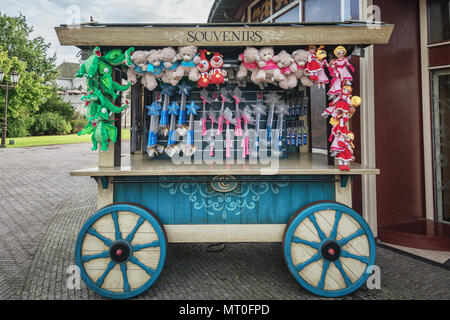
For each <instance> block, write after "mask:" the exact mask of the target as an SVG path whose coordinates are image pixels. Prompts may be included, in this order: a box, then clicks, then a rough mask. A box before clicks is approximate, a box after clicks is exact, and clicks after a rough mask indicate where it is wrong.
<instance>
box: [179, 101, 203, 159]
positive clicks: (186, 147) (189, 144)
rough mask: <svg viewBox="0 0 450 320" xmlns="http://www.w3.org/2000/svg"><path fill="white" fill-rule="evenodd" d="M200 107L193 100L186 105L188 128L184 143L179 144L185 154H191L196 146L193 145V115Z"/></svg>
mask: <svg viewBox="0 0 450 320" xmlns="http://www.w3.org/2000/svg"><path fill="white" fill-rule="evenodd" d="M198 109H200V107H199V106H198V105H196V104H195V103H194V102H193V101H192V102H191V103H190V104H189V105H187V114H188V115H189V130H188V133H187V140H186V144H183V145H182V146H181V150H182V151H183V154H184V155H185V156H188V157H190V156H192V155H193V154H194V153H195V151H197V148H196V147H195V145H194V117H195V116H196V115H197V110H198Z"/></svg>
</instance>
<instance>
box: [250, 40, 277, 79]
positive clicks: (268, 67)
mask: <svg viewBox="0 0 450 320" xmlns="http://www.w3.org/2000/svg"><path fill="white" fill-rule="evenodd" d="M258 53H259V57H260V61H259V62H258V66H259V71H258V74H257V75H256V77H255V79H256V81H257V82H260V81H261V82H265V83H272V82H273V81H283V80H284V76H283V75H282V74H281V70H280V68H278V65H277V64H276V63H275V62H273V57H274V56H275V52H274V51H273V48H272V47H263V48H261V49H259V51H258Z"/></svg>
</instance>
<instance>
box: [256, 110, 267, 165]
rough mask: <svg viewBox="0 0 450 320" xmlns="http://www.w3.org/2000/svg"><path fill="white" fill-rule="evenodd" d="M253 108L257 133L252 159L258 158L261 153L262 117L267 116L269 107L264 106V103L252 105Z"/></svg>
mask: <svg viewBox="0 0 450 320" xmlns="http://www.w3.org/2000/svg"><path fill="white" fill-rule="evenodd" d="M252 107H253V114H254V115H255V132H256V137H255V144H254V149H253V152H252V157H254V158H256V157H257V156H258V152H259V127H260V122H261V115H266V114H267V106H265V105H263V104H262V102H258V103H256V104H254V105H252Z"/></svg>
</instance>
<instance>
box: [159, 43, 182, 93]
mask: <svg viewBox="0 0 450 320" xmlns="http://www.w3.org/2000/svg"><path fill="white" fill-rule="evenodd" d="M161 55H162V64H163V67H164V72H163V74H162V76H161V80H162V81H163V82H164V83H170V84H171V85H172V86H174V87H175V86H176V85H177V84H178V82H179V81H180V79H181V78H182V77H183V76H184V69H183V67H182V66H181V64H180V63H179V61H178V60H179V56H178V55H177V52H176V51H175V49H174V48H172V47H167V48H164V49H162V50H161Z"/></svg>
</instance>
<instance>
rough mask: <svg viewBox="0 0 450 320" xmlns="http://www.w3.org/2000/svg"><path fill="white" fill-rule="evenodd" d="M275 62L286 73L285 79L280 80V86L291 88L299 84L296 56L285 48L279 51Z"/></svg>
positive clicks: (286, 88) (274, 58) (274, 59)
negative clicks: (296, 74) (296, 73)
mask: <svg viewBox="0 0 450 320" xmlns="http://www.w3.org/2000/svg"><path fill="white" fill-rule="evenodd" d="M273 62H275V63H276V64H277V65H278V68H279V69H280V71H281V74H282V75H284V80H282V81H279V83H278V85H279V86H280V88H282V89H285V90H289V89H292V88H295V87H296V86H297V78H296V76H295V72H297V64H296V63H295V60H294V58H292V56H291V55H290V54H289V53H287V52H286V51H285V50H283V51H281V52H280V53H278V54H277V55H276V56H274V57H273Z"/></svg>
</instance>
